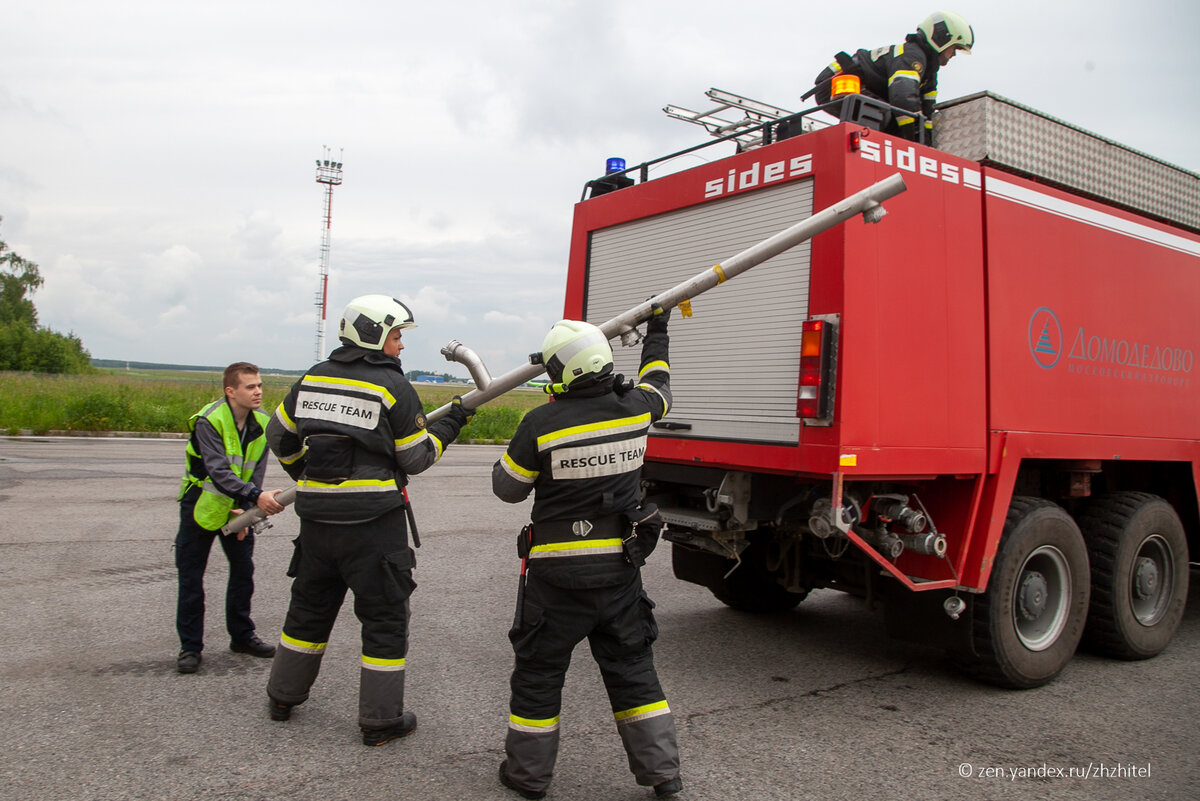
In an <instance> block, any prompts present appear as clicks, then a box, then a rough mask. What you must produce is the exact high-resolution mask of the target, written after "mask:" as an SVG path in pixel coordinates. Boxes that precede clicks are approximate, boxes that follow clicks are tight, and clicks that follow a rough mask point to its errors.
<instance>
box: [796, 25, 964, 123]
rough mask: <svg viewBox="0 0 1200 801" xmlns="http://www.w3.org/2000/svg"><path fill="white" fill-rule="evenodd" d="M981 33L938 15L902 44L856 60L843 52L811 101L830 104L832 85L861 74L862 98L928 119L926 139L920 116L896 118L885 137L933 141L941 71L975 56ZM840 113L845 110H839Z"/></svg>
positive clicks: (863, 52)
mask: <svg viewBox="0 0 1200 801" xmlns="http://www.w3.org/2000/svg"><path fill="white" fill-rule="evenodd" d="M974 45H975V32H974V31H973V30H972V29H971V26H970V25H969V24H967V21H966V20H965V19H963V18H962V17H960V16H959V15H958V14H955V13H954V12H952V11H935V12H934V13H932V14H930V15H929V16H928V17H926V18H925V19H924V20H923V21H922V22H921V24H920V25H918V26H917V31H916V33H910V34H908V36H906V37H905V39H904V42H903V43H902V44H898V45H890V46H885V47H877V48H876V49H874V50H859V51H858V52H857V53H855V54H854V55H853V56H849V55H847V54H846V53H838V54H837V56H835V57H834V60H833V62H832V63H831V64H830V65H829V66H828V67H826V68H825V69H824V70H822V71H821V73H820V74H819V75H817V78H816V81H815V84H816V85H815V86H814V87H813V89H812V90H810V92H809V93H808V94H806V95H805V97H806V98H807V97H809V96H810V95H812V94H816V97H817V102H818V103H828V102H829V100H830V83H831V81H832V80H833V77H834V76H835V75H837V74H839V73H846V74H849V75H857V76H858V77H859V78H860V79H861V80H862V94H864V95H866V96H868V97H873V98H875V99H877V100H882V101H884V102H885V103H888V104H889V105H892V106H896V107H897V108H901V109H904V110H906V111H912V112H914V113H915V112H920V113H921V114H923V115H924V116H925V136H924V137H922V135H921V134H922V132H921V131H920V130H918V126H917V120H916V117H912V116H908V115H906V114H893V115H891V116H890V117H889V119H888V120H887V121H886V123H885V124H884V126H883V131H884V132H885V133H891V134H897V135H899V136H902V137H904V138H905V139H908V140H911V141H918V140H921V141H929V134H930V133H931V132H932V131H933V107H934V105H935V104H936V102H937V83H938V69H939V68H940V67H944V66H946V65H947V64H949V63H950V59H952V58H954V56H955V54H956V53H959V52H962V53H966V54H968V55H970V53H971V48H972V47H973V46H974ZM832 110H833V112H834V113H839V111H840V107H834V108H833V109H832Z"/></svg>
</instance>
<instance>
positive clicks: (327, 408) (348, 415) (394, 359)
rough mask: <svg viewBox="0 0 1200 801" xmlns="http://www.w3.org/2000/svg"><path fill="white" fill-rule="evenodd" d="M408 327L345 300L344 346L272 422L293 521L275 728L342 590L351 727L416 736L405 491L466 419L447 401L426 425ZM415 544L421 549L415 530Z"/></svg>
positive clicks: (401, 315)
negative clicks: (352, 670)
mask: <svg viewBox="0 0 1200 801" xmlns="http://www.w3.org/2000/svg"><path fill="white" fill-rule="evenodd" d="M415 327H416V323H415V322H414V321H413V316H412V313H411V312H410V311H409V309H408V307H407V306H405V305H404V304H403V303H401V302H400V301H398V300H395V299H394V298H390V297H388V296H386V295H364V296H362V297H359V298H355V299H354V300H352V301H350V303H349V305H347V306H346V310H345V312H344V313H343V315H342V320H341V323H340V328H339V332H338V333H339V338H340V340H341V342H342V347H340V348H338V349H337V350H335V351H333V352H332V353H331V354H330V355H329V358H328V359H327V360H326V361H323V362H321V363H319V364H317V365H315V366H314V367H312V368H311V369H310V370H309V371H308V373H306V374H305V375H304V377H303V378H301V379H300V380H299V381H297V382H296V384H295V385H294V386H293V387H292V389H291V392H290V393H289V394H288V396H287V397H286V398H285V399H284V401H283V403H281V404H280V405H279V408H277V409H276V410H275V415H274V416H273V417H272V418H271V420H270V422H269V424H268V425H267V442H268V444H269V445H270V448H271V451H272V452H273V453H274V454H275V455H276V456H277V457H278V458H279V461H280V464H282V465H283V468H284V470H286V471H287V473H288V475H290V476H291V477H292V478H294V479H296V513H297V514H298V515H299V516H300V536H299V538H298V539H297V540H296V548H295V552H294V554H293V557H292V562H291V566H290V567H289V569H288V575H289V576H292V577H293V578H294V581H293V582H292V600H291V604H290V606H289V607H288V612H287V618H286V619H285V621H284V624H283V633H282V634H281V636H280V647H279V649H278V653H277V655H276V657H275V663H274V665H273V666H272V669H271V677H270V680H269V682H268V683H267V696H268V699H269V703H268V711H269V714H270V717H271V718H272V719H273V720H281V721H282V720H288V719H289V717H290V716H291V712H292V707H294V706H296V705H297V704H301V703H303V702H304V701H305V700H306V699H307V698H308V694H309V688H310V687H311V686H312V683H313V681H314V680H315V679H316V677H317V671H318V670H319V669H320V666H321V657H322V656H323V655H324V653H325V646H326V644H327V642H328V640H329V632H330V630H331V629H332V628H333V623H334V620H335V619H336V618H337V615H338V610H339V609H340V608H341V605H342V600H343V598H344V597H345V595H346V590H347V589H350V590H352V591H353V592H354V613H355V615H357V616H358V619H359V621H360V622H361V623H362V662H361V670H360V675H359V705H358V722H359V726H360V728H361V729H362V740H363V743H364V744H366V745H370V746H375V745H383V744H384V743H387V742H390V741H391V740H394V739H396V738H398V737H405V736H407V735H408V734H411V733H412V731H413V730H414V729H415V728H416V726H417V719H416V716H415V715H414V714H413V713H412V712H408V711H405V709H404V668H405V656H406V654H407V651H408V617H409V595H410V594H411V593H412V591H413V589H414V588H415V587H416V584H415V582H414V581H413V578H412V571H413V567H414V566H415V565H416V559H415V555H414V552H413V549H412V548H410V547H409V545H408V535H407V526H406V522H412V516H411V510H410V509H409V508H408V504H407V495H406V493H405V491H404V485H405V484H406V483H407V478H408V476H410V475H412V474H413V473H420V472H421V471H423V470H425V469H427V468H429V467H430V466H432V465H433V464H434V462H436V461H437V460H438V459H439V458H441V456H442V453H443V452H444V451H445V449H446V447H447V446H449V444H450V443H451V442H453V441H454V439H455V438H456V437H457V436H458V433H459V431H460V429H461V428H462V426H463V425H465V424H466V423H467V421H468V419H469V415H468V413H467V412H466V411H464V409H463V408H462V406H461V403H456V404H455V405H454V406H453V408H452V409H451V411H450V413H449V414H448V415H447V416H446V417H445V418H443V419H442V420H439V421H437V422H436V423H433V424H431V425H429V426H428V427H427V426H426V424H425V415H424V414H423V413H422V407H421V401H420V399H419V398H418V397H417V393H416V391H415V390H414V389H413V388H412V385H411V384H409V382H408V379H407V378H405V377H404V371H403V370H402V369H401V367H400V358H399V357H400V351H401V350H403V348H404V345H403V342H402V341H401V336H402V334H401V332H402V331H405V330H409V329H412V328H415ZM413 535H414V542H415V544H416V545H418V546H419V545H420V541H419V539H417V537H416V529H415V527H414V528H413Z"/></svg>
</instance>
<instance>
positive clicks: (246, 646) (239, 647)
mask: <svg viewBox="0 0 1200 801" xmlns="http://www.w3.org/2000/svg"><path fill="white" fill-rule="evenodd" d="M229 650H230V651H235V652H237V653H239V654H250V656H257V657H259V658H260V659H269V658H271V657H272V656H275V646H274V645H267V644H266V643H265V642H263V641H262V640H260V639H259V638H258V635H257V634H255V633H254V632H250V636H249V637H247V638H246V639H244V640H234V641H233V642H231V643H229Z"/></svg>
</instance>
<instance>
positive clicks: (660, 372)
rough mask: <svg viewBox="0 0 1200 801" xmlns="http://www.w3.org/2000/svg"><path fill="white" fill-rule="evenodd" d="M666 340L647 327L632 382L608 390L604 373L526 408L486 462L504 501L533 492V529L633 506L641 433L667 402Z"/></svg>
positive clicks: (667, 406)
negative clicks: (503, 445)
mask: <svg viewBox="0 0 1200 801" xmlns="http://www.w3.org/2000/svg"><path fill="white" fill-rule="evenodd" d="M668 343H669V339H668V336H667V334H666V333H665V332H656V333H647V335H646V338H645V341H644V342H643V344H642V357H641V367H640V369H639V371H638V373H639V378H638V382H637V385H636V386H635V387H634V388H633V389H631V390H629V391H627V392H623V393H620V392H617V391H614V389H613V384H612V381H611V380H609V381H607V382H605V383H602V384H598V385H595V386H592V387H588V388H585V389H580V390H576V389H572V390H569V391H568V392H566V393H565V394H563V395H561V396H559V397H558V398H557V399H556V400H555V401H554V402H552V403H547V404H546V405H544V406H541V407H538V408H536V409H533V410H532V411H530V412H529V413H528V414H526V415H525V418H524V419H523V420H522V421H521V424H520V425H519V426H518V427H517V431H516V433H515V434H514V435H513V438H512V441H511V442H510V443H509V445H508V449H507V450H506V451H505V454H504V457H503V458H501V459H500V461H498V462H496V464H495V466H494V467H493V468H492V490H493V491H494V492H495V494H496V495H497V497H499V498H500V499H501V500H504V501H507V502H509V503H517V502H519V501H522V500H524V499H525V498H526V497H528V495H529V493H530V492H531V491H533V492H534V501H533V511H532V514H531V518H532V520H533V522H534V530H535V532H536V530H537V523H538V521H545V520H569V519H581V518H582V519H587V518H592V517H601V516H605V515H611V514H619V513H621V512H624V511H626V510H632V509H635V508H636V507H637V506H638V503H639V501H640V499H641V487H640V480H641V466H642V460H643V458H644V456H645V452H646V441H647V436H646V435H647V432H648V431H649V429H650V426H651V425H652V424H653V423H654V422H655V421H657V420H660V419H662V417H663V416H664V415H666V413H667V411H668V410H669V409H670V406H671V390H670V383H671V373H670V366H669V364H668Z"/></svg>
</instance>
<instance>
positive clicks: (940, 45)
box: [917, 11, 975, 53]
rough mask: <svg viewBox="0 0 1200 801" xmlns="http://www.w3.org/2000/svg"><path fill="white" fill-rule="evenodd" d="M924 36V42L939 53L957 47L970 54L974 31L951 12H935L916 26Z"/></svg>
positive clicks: (973, 41) (973, 42)
mask: <svg viewBox="0 0 1200 801" xmlns="http://www.w3.org/2000/svg"><path fill="white" fill-rule="evenodd" d="M917 30H918V31H920V32H921V33H922V34H924V35H925V41H927V42H929V44H930V46H931V47H932V48H933V49H934V50H936V51H937V52H939V53H944V52H946V51H947V50H948V49H950V48H951V47H958V48H959V49H960V50H962V51H963V52H964V53H970V52H971V48H972V47H973V46H974V44H975V31H973V30H971V26H970V25H969V24H967V21H966V20H965V19H963V18H962V17H960V16H959V15H958V14H955V13H954V12H953V11H935V12H933V13H932V14H930V15H929V16H928V17H926V18H925V19H924V21H922V22H921V24H920V25H918V26H917Z"/></svg>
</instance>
